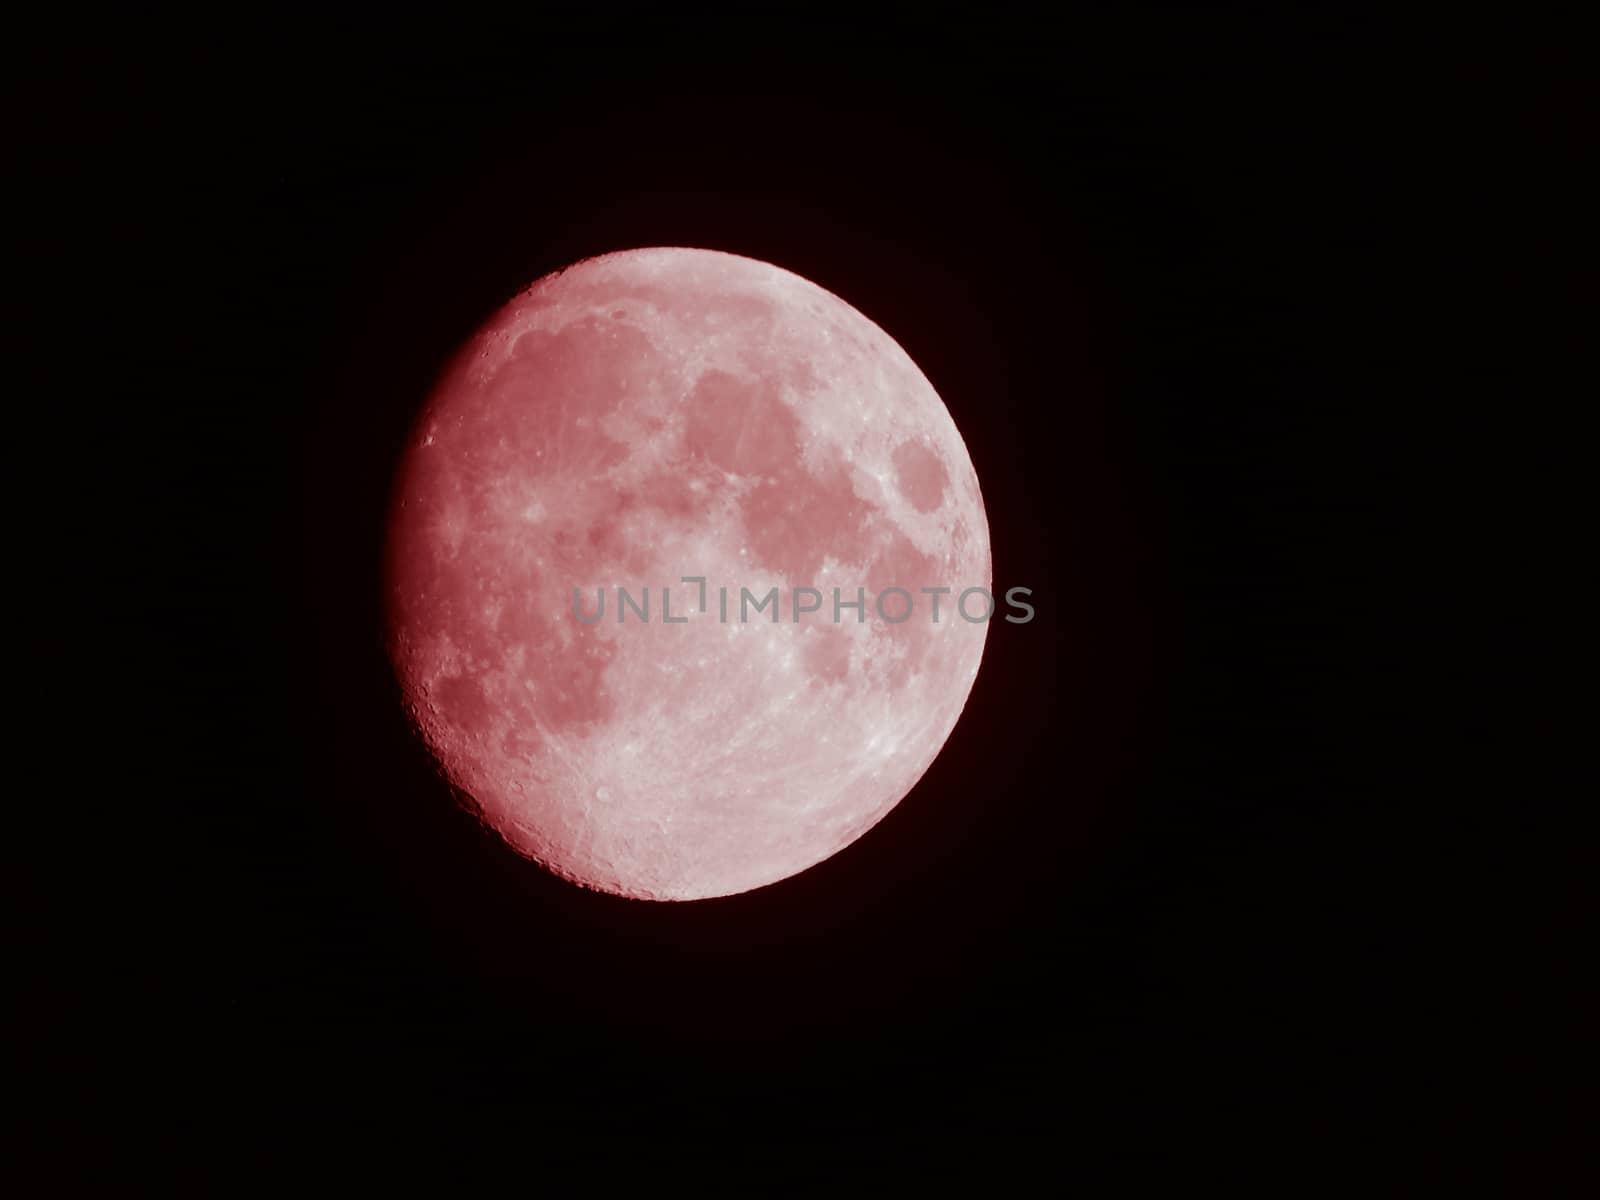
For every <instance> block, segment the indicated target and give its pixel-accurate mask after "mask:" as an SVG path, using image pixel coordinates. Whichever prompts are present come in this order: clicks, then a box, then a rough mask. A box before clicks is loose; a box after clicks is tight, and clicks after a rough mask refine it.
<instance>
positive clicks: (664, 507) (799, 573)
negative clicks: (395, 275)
mask: <svg viewBox="0 0 1600 1200" xmlns="http://www.w3.org/2000/svg"><path fill="white" fill-rule="evenodd" d="M990 584H991V576H990V559H989V526H988V522H987V520H986V518H985V516H984V509H983V499H982V496H981V495H980V493H979V490H978V479H977V475H976V473H975V472H974V471H973V467H972V462H971V460H970V458H969V457H968V454H967V449H966V446H965V444H964V443H963V442H962V440H961V435H960V433H959V432H958V431H957V430H956V426H955V423H954V422H953V421H952V420H951V417H950V414H949V412H948V411H947V410H946V408H945V406H944V403H943V402H942V401H941V400H940V399H939V396H938V394H937V393H936V392H935V391H934V388H933V386H932V384H930V383H929V382H928V380H927V379H926V378H925V377H924V375H923V374H922V372H921V371H920V370H919V369H918V368H917V366H916V364H915V363H913V362H912V360H911V358H910V357H909V356H908V355H907V354H906V352H905V351H904V350H902V349H901V348H900V346H899V345H898V344H896V342H895V341H894V340H893V339H892V338H890V337H889V335H888V334H886V333H885V332H884V331H883V330H882V329H880V328H879V327H878V326H877V325H875V324H873V322H872V321H870V320H869V319H867V318H866V317H865V316H863V315H862V314H861V313H859V312H857V311H856V310H855V309H854V308H852V307H851V306H850V305H848V304H846V303H845V302H844V301H843V300H841V299H839V298H838V297H837V296H835V295H833V294H832V293H830V292H828V291H825V290H824V289H822V288H821V287H818V286H817V285H815V284H813V283H810V282H808V281H807V280H805V279H802V278H801V277H799V276H798V275H795V274H792V273H791V272H789V271H786V270H783V269H781V268H779V267H776V266H772V265H770V264H768V263H764V262H758V261H756V260H754V259H749V258H743V257H739V256H736V255H732V254H725V253H721V252H717V251H710V250H691V249H676V248H667V249H646V250H630V251H623V252H620V253H615V254H607V255H603V256H601V257H598V258H592V259H587V260H585V261H583V262H580V263H578V264H576V265H575V266H572V267H569V268H567V269H565V270H562V271H558V272H556V273H554V274H552V275H548V276H546V277H545V278H543V279H541V280H539V281H538V282H536V283H535V284H533V285H532V286H531V287H530V288H528V289H527V290H526V291H524V292H523V293H522V294H520V295H519V296H517V297H516V298H515V299H513V300H512V301H510V302H509V303H508V304H506V305H505V306H504V307H503V308H501V309H500V310H499V312H497V313H496V314H495V315H494V316H493V317H491V318H490V320H489V321H488V322H487V323H486V324H485V325H484V326H483V328H482V329H481V330H479V331H478V333H477V334H476V335H475V336H474V337H473V338H472V339H471V340H470V341H469V342H468V344H467V345H466V346H465V347H464V348H463V349H462V350H461V352H460V353H459V354H458V355H457V356H456V358H455V360H454V361H453V362H452V363H451V364H450V366H449V367H448V368H447V369H446V370H445V371H444V372H443V374H442V375H441V377H440V379H439V380H438V382H437V385H436V386H435V388H434V390H433V392H432V394H431V395H430V397H429V399H428V401H427V403H426V404H425V405H424V407H423V409H422V411H421V413H420V414H419V416H418V418H417V420H416V423H415V425H414V427H413V429H412V432H411V435H410V437H409V439H408V442H407V445H406V448H405V451H404V453H403V455H402V458H401V461H400V464H399V469H398V473H397V476H396V483H395V490H394V494H393V498H392V501H391V507H390V515H389V521H388V532H387V546H386V566H385V581H384V588H385V604H386V613H387V636H388V648H389V655H390V659H391V661H392V663H393V666H394V669H395V673H396V676H397V678H398V681H399V685H400V690H401V694H402V697H403V700H404V703H405V705H406V709H407V712H408V713H409V715H410V717H411V720H412V721H413V723H414V724H415V727H416V729H417V730H418V732H419V733H420V734H421V736H422V738H423V740H424V741H425V743H426V744H427V746H428V748H429V750H430V751H431V752H432V754H433V755H434V757H435V758H436V759H437V761H438V763H439V766H440V767H441V768H442V770H443V772H444V774H445V775H446V776H447V777H448V779H449V780H450V782H451V784H452V785H453V786H454V788H455V789H456V791H457V793H458V795H459V796H461V797H462V798H463V800H464V801H465V802H466V803H468V804H469V806H470V807H472V808H473V809H474V810H475V811H476V812H477V814H478V816H479V817H480V818H481V820H482V821H483V822H484V823H485V824H487V825H488V826H490V827H491V828H492V829H493V830H494V831H496V832H497V833H498V834H499V835H500V836H501V837H502V838H504V839H505V841H506V842H507V843H508V844H509V845H510V846H511V847H513V848H514V849H515V850H516V851H518V852H519V853H521V854H522V855H524V856H526V857H528V858H531V859H533V860H535V861H536V862H538V863H540V864H542V865H543V866H544V867H546V868H548V869H549V870H551V871H553V872H555V873H556V874H557V875H559V876H561V877H562V878H564V879H567V880H570V881H571V882H573V883H576V884H579V885H582V886H584V887H588V888H593V889H596V890H599V891H603V892H609V893H612V894H615V895H620V896H628V897H635V898H639V899H650V900H695V899H703V898H708V897H714V896H728V895H734V894H737V893H740V892H745V891H749V890H751V889H753V888H758V887H762V886H764V885H767V884H771V883H775V882H777V881H779V880H782V879H785V878H788V877H790V876H792V875H795V874H798V873H799V872H801V871H804V870H805V869H806V868H808V867H811V866H813V865H815V864H816V863H818V862H821V861H822V860H823V859H826V858H828V857H829V856H831V855H833V854H835V853H837V852H838V851H840V850H841V849H843V848H844V847H846V846H848V845H850V844H851V843H852V842H854V841H855V840H856V839H857V838H859V837H860V836H861V835H862V834H863V833H865V832H866V831H867V830H868V829H870V828H871V827H872V826H873V825H875V824H877V823H878V822H879V821H880V820H882V819H883V817H884V816H885V815H886V814H887V813H888V812H889V811H890V810H891V809H892V808H894V807H895V805H897V804H898V803H899V802H900V801H901V800H902V799H903V798H904V797H905V796H906V795H907V794H908V793H909V792H910V791H911V789H912V788H913V787H914V786H915V785H916V783H917V781H918V780H919V779H920V778H921V777H922V776H923V774H924V773H925V772H926V771H927V770H928V768H929V766H930V765H931V764H932V763H933V761H934V758H935V757H936V756H937V755H938V753H939V751H940V749H941V748H942V747H943V746H944V744H945V741H946V739H947V738H948V737H949V736H950V732H951V730H952V729H954V727H955V724H956V721H957V720H958V718H959V717H960V715H961V711H962V709H963V707H964V706H965V704H966V702H967V697H968V695H969V694H970V692H971V690H972V685H973V682H974V680H975V679H976V677H977V673H978V665H979V662H980V660H981V659H982V656H983V647H984V639H985V636H986V633H987V621H988V618H989V617H990V616H991V615H992V614H993V612H994V603H993V600H992V597H991V592H990ZM979 589H981V592H980V591H979ZM597 614H598V615H597Z"/></svg>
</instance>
